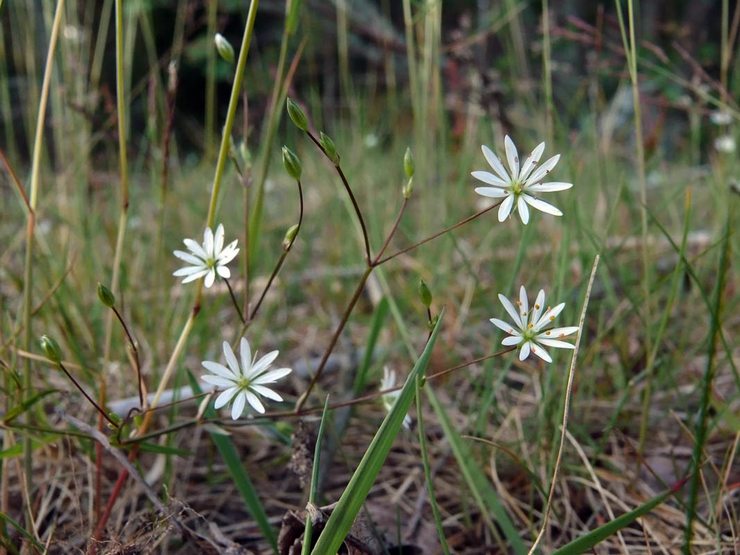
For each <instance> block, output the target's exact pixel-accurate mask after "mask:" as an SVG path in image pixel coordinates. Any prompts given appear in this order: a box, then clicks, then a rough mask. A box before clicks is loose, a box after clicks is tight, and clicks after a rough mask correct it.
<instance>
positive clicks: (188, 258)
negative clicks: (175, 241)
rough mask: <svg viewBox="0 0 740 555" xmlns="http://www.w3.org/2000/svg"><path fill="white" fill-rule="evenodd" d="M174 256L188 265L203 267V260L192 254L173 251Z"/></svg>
mask: <svg viewBox="0 0 740 555" xmlns="http://www.w3.org/2000/svg"><path fill="white" fill-rule="evenodd" d="M172 254H174V255H175V256H176V257H177V258H179V259H180V260H183V261H185V262H187V263H188V264H193V265H195V266H203V260H202V259H200V258H198V257H197V256H195V255H194V254H190V253H189V252H185V251H172Z"/></svg>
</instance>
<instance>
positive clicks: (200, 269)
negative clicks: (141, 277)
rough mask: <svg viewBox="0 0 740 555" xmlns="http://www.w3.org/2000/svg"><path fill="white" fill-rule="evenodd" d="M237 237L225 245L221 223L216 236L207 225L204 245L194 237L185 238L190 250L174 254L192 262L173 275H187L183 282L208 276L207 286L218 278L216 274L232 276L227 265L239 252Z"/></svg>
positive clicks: (227, 277) (225, 276)
mask: <svg viewBox="0 0 740 555" xmlns="http://www.w3.org/2000/svg"><path fill="white" fill-rule="evenodd" d="M237 241H238V240H237V239H235V240H234V241H232V242H231V243H229V245H228V246H226V247H224V226H223V225H222V224H219V226H218V228H216V234H215V237H214V234H213V231H211V228H210V227H207V228H206V230H205V232H204V233H203V246H201V245H199V244H198V243H197V242H196V241H193V240H192V239H184V240H183V243H185V246H186V247H187V248H188V250H189V251H190V252H185V251H174V255H175V256H176V257H177V258H179V259H180V260H183V261H184V262H187V263H188V264H191V265H190V266H185V267H184V268H180V269H179V270H177V271H176V272H174V273H173V274H172V275H173V276H178V277H180V276H185V279H183V280H182V282H183V283H188V282H190V281H195V280H196V279H198V278H200V277H203V276H206V279H205V286H206V287H210V286H211V285H213V282H214V281H215V280H216V274H218V275H220V276H221V277H222V278H224V279H229V278H230V277H231V272H230V271H229V268H228V267H227V266H226V265H227V264H228V263H229V262H231V261H232V260H233V259H234V257H235V256H236V255H237V253H238V252H239V249H238V248H237V246H236V243H237Z"/></svg>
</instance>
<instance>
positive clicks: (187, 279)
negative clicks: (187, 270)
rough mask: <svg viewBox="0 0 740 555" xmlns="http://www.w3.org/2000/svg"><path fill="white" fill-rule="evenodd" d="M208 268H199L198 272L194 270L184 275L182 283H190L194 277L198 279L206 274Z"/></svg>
mask: <svg viewBox="0 0 740 555" xmlns="http://www.w3.org/2000/svg"><path fill="white" fill-rule="evenodd" d="M208 272H210V270H201V271H200V272H196V273H194V274H190V275H189V276H188V277H186V278H185V279H184V280H182V282H183V283H190V282H191V281H195V280H196V279H199V278H201V277H203V276H204V275H206V274H207V273H208Z"/></svg>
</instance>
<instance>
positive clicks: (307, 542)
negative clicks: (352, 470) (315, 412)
mask: <svg viewBox="0 0 740 555" xmlns="http://www.w3.org/2000/svg"><path fill="white" fill-rule="evenodd" d="M328 409H329V396H328V395H327V396H326V401H324V412H322V413H321V423H320V424H319V433H318V436H317V437H316V447H315V448H314V452H313V468H312V469H311V489H310V490H309V492H308V502H309V503H310V504H312V505H315V504H316V489H317V486H318V484H319V467H320V464H321V440H322V439H323V438H324V427H325V426H326V415H327V414H329V410H328ZM312 535H313V522H312V521H311V517H310V516H309V515H308V514H307V515H306V529H305V531H304V532H303V547H302V548H301V555H308V554H309V553H311V536H312Z"/></svg>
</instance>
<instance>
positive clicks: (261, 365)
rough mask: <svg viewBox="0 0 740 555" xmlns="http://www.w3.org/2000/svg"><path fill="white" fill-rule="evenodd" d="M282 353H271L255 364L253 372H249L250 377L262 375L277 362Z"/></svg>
mask: <svg viewBox="0 0 740 555" xmlns="http://www.w3.org/2000/svg"><path fill="white" fill-rule="evenodd" d="M279 353H280V351H270V352H269V353H267V354H266V355H265V356H263V357H262V358H260V359H259V360H258V361H257V362H255V363H254V366H253V367H252V370H251V371H250V372H249V377H250V378H252V377H255V376H259V375H260V374H262V373H263V372H264V371H265V370H267V368H268V367H269V366H270V364H272V363H273V362H275V359H276V358H277V356H278V354H279Z"/></svg>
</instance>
